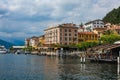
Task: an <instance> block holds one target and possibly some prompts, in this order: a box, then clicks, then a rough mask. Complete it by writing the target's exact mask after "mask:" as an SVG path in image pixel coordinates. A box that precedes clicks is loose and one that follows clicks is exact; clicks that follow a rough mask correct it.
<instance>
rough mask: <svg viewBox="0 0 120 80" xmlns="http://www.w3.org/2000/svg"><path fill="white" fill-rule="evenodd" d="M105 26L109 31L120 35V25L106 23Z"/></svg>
mask: <svg viewBox="0 0 120 80" xmlns="http://www.w3.org/2000/svg"><path fill="white" fill-rule="evenodd" d="M105 26H106V27H107V30H111V31H114V32H116V33H117V34H119V35H120V24H118V25H114V24H111V23H106V25H105Z"/></svg>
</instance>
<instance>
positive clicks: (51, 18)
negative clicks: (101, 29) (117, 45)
mask: <svg viewBox="0 0 120 80" xmlns="http://www.w3.org/2000/svg"><path fill="white" fill-rule="evenodd" d="M118 6H120V0H0V39H4V40H5V39H6V41H7V40H8V41H15V40H18V39H19V40H24V39H25V38H26V37H31V36H34V35H36V36H39V35H42V34H44V29H46V28H47V27H48V26H53V25H56V24H61V23H70V22H73V23H76V24H80V23H81V22H83V23H85V22H87V21H90V20H94V19H102V18H103V17H104V16H105V15H106V13H107V12H109V11H111V10H112V9H113V8H117V7H118Z"/></svg>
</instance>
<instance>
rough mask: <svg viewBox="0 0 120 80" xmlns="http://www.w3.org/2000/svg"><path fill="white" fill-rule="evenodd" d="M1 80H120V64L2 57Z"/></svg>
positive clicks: (2, 55)
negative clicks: (119, 72) (119, 71)
mask: <svg viewBox="0 0 120 80" xmlns="http://www.w3.org/2000/svg"><path fill="white" fill-rule="evenodd" d="M0 80H120V78H119V76H118V75H117V64H98V63H90V62H86V64H81V63H80V60H79V59H59V58H56V57H46V56H37V55H15V54H0Z"/></svg>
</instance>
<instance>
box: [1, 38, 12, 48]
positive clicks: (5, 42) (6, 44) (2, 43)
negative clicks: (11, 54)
mask: <svg viewBox="0 0 120 80" xmlns="http://www.w3.org/2000/svg"><path fill="white" fill-rule="evenodd" d="M13 45H14V44H12V43H10V42H7V41H4V40H1V39H0V46H5V48H7V49H8V48H10V47H11V46H13Z"/></svg>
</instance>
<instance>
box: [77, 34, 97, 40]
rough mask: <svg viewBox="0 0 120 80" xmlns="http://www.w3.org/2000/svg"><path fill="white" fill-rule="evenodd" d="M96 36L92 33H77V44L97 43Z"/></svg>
mask: <svg viewBox="0 0 120 80" xmlns="http://www.w3.org/2000/svg"><path fill="white" fill-rule="evenodd" d="M97 40H98V35H97V34H96V33H93V32H79V33H78V42H83V41H97Z"/></svg>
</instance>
